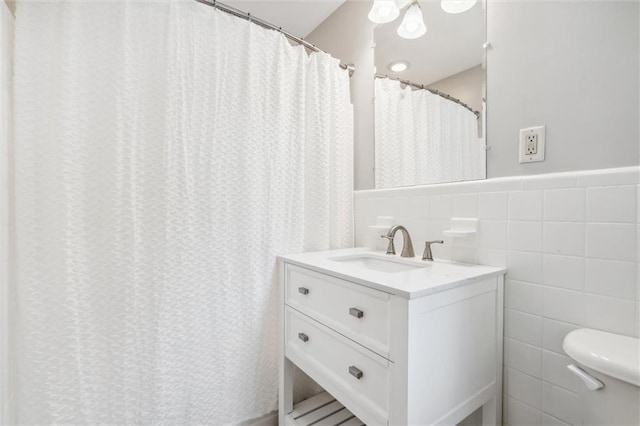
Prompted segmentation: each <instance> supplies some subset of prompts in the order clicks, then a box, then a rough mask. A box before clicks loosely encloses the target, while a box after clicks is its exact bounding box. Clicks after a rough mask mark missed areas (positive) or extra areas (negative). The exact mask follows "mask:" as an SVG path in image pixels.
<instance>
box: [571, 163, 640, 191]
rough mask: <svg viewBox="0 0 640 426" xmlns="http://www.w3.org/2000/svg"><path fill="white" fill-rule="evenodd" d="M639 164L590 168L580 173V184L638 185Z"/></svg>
mask: <svg viewBox="0 0 640 426" xmlns="http://www.w3.org/2000/svg"><path fill="white" fill-rule="evenodd" d="M639 170H640V169H639V168H638V166H632V167H620V168H615V169H602V170H589V171H586V172H582V173H580V174H579V175H578V186H585V187H586V186H589V187H592V186H615V185H637V184H638V178H639Z"/></svg>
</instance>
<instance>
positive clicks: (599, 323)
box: [585, 294, 636, 336]
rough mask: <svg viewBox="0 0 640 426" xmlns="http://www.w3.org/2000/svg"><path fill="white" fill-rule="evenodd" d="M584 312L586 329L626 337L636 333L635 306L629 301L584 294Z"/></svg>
mask: <svg viewBox="0 0 640 426" xmlns="http://www.w3.org/2000/svg"><path fill="white" fill-rule="evenodd" d="M585 311H586V321H585V325H586V326H587V327H590V328H595V329H598V330H603V331H608V332H611V333H619V334H624V335H627V336H633V335H634V334H635V332H636V323H635V322H636V315H635V314H636V306H635V302H633V301H631V300H622V299H618V298H613V297H606V296H600V295H596V294H586V295H585Z"/></svg>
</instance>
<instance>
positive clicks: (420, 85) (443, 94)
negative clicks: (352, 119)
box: [376, 74, 480, 118]
mask: <svg viewBox="0 0 640 426" xmlns="http://www.w3.org/2000/svg"><path fill="white" fill-rule="evenodd" d="M376 78H387V79H389V80H395V81H399V82H400V83H402V84H406V85H407V86H411V87H415V88H417V89H424V90H427V91H429V92H431V93H433V94H434V95H438V96H440V97H442V98H445V99H447V100H449V101H451V102H455V103H457V104H460V105H462V106H463V107H465V108H466V109H468V110H469V111H471V112H472V113H474V114H475V116H476V118H480V113H479V112H478V111H474V110H473V109H472V108H471V107H470V106H469V105H467V104H465V103H464V102H462V101H461V100H460V99H456V98H454V97H453V96H451V95H448V94H446V93H444V92H441V91H439V90H437V89H432V88H430V87H426V86H425V85H424V84H418V83H414V82H413V81H409V80H402V79H401V78H398V77H389V76H388V75H386V74H376Z"/></svg>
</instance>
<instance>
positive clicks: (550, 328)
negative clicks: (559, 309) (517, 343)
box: [542, 318, 580, 354]
mask: <svg viewBox="0 0 640 426" xmlns="http://www.w3.org/2000/svg"><path fill="white" fill-rule="evenodd" d="M578 328H580V327H578V326H577V325H574V324H569V323H566V322H563V321H556V320H552V319H549V318H544V319H543V320H542V347H543V348H545V349H548V350H550V351H554V352H557V353H559V354H564V353H565V352H564V349H562V343H563V342H564V338H565V336H566V335H567V334H568V333H570V332H571V331H573V330H576V329H578Z"/></svg>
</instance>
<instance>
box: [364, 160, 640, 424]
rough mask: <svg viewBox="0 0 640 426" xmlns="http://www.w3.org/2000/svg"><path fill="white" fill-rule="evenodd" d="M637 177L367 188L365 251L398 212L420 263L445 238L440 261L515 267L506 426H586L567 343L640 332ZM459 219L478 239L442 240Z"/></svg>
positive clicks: (587, 175)
mask: <svg viewBox="0 0 640 426" xmlns="http://www.w3.org/2000/svg"><path fill="white" fill-rule="evenodd" d="M639 174H640V168H638V167H629V168H622V169H610V170H597V171H586V172H576V173H557V174H551V175H538V176H528V177H514V178H501V179H493V180H487V181H478V182H463V183H454V184H443V185H432V186H422V187H413V188H399V189H396V190H385V191H375V190H373V191H358V192H356V194H355V201H356V217H357V219H356V242H357V243H360V242H362V241H364V238H363V236H364V235H366V232H367V229H368V228H367V227H368V226H369V225H371V224H373V223H374V221H375V217H376V216H378V215H383V214H384V215H386V214H390V213H389V212H390V211H391V210H393V214H392V215H393V216H395V221H396V222H398V223H406V224H407V226H408V228H409V231H410V232H411V234H412V235H413V236H414V247H416V254H420V250H421V249H422V247H423V245H422V241H421V240H423V239H441V238H442V239H444V240H445V242H446V244H445V245H444V246H435V247H434V248H433V250H434V255H435V257H439V258H444V259H454V260H456V259H463V260H467V261H472V262H478V263H485V264H490V265H498V266H506V267H507V270H508V273H507V280H506V284H505V341H504V342H505V358H504V359H505V361H504V362H505V371H504V381H505V386H504V392H505V397H504V410H505V416H504V419H505V422H506V423H508V424H511V425H514V426H515V425H540V424H544V425H567V424H570V425H573V424H581V423H582V420H583V419H582V417H581V416H582V413H581V410H580V406H581V404H583V403H584V402H585V401H584V400H582V398H583V397H582V396H581V395H582V394H584V392H581V390H582V388H581V386H583V385H582V384H581V383H580V382H579V381H577V379H576V378H575V377H574V376H573V375H571V374H570V373H568V371H567V370H566V364H567V363H568V362H569V358H568V357H567V356H566V354H564V352H563V350H562V340H563V339H564V336H565V335H566V334H567V333H568V332H570V331H571V330H574V329H576V328H580V327H591V328H597V329H601V330H605V331H610V332H615V333H621V334H626V335H634V336H639V335H640V303H639V301H640V279H639V276H638V271H640V263H638V259H639V256H640V251H639V250H637V248H638V244H637V240H638V238H639V237H638V235H640V187H639V186H638V183H639ZM372 199H375V200H376V202H375V203H372V202H371V200H372ZM389 205H393V206H394V207H393V209H390V208H389V207H387V206H389ZM452 217H477V218H479V219H480V223H479V230H478V234H477V236H476V237H474V238H472V239H470V240H468V241H465V242H459V241H458V242H453V241H451V240H447V239H446V238H443V234H442V231H443V230H445V229H448V227H449V220H450V219H451V218H452Z"/></svg>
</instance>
